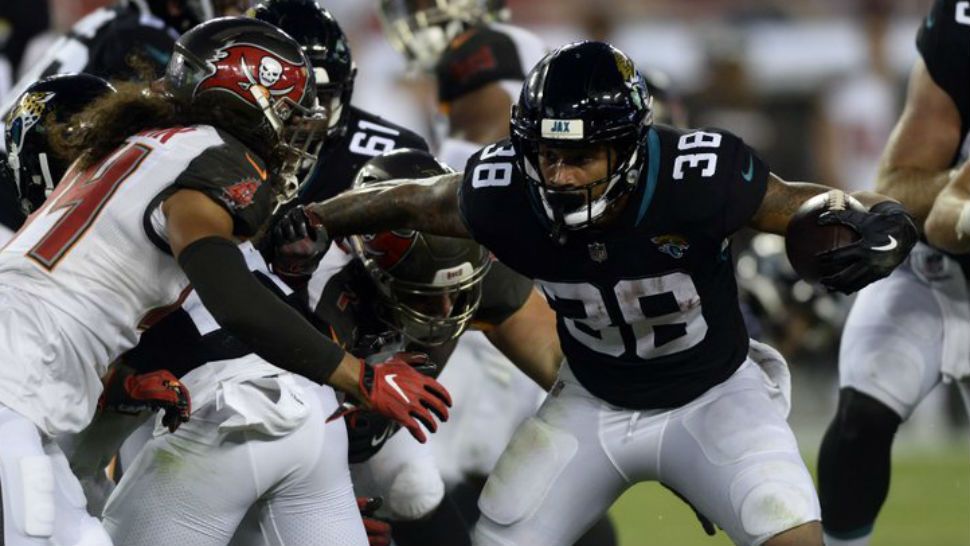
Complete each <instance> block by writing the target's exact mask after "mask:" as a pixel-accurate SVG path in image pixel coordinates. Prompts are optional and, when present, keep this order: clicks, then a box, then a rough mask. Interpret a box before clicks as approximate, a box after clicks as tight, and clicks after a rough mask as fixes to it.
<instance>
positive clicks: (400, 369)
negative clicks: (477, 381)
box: [360, 353, 451, 444]
mask: <svg viewBox="0 0 970 546" xmlns="http://www.w3.org/2000/svg"><path fill="white" fill-rule="evenodd" d="M434 370H435V366H434V364H432V363H431V362H429V361H428V355H426V354H421V353H396V354H394V355H393V356H391V357H390V358H388V359H387V360H385V361H384V362H382V363H380V364H375V365H373V366H370V365H368V364H364V363H363V362H361V367H360V391H361V392H362V393H363V395H364V398H365V401H366V402H367V403H368V404H369V405H370V409H371V411H374V412H377V413H379V414H381V415H383V416H384V417H387V418H388V419H390V420H392V421H394V422H396V423H398V424H400V425H401V426H402V427H404V428H406V429H408V431H410V432H411V435H412V436H414V437H415V438H417V440H418V441H419V442H421V443H422V444H423V443H424V442H425V441H427V437H426V436H425V434H424V431H423V430H421V426H420V425H418V422H421V423H422V424H424V426H425V428H427V429H428V430H430V431H431V432H434V431H436V430H438V424H437V423H436V422H435V419H434V417H432V415H431V414H432V413H434V415H435V416H436V417H437V418H438V420H439V421H442V422H444V421H447V420H448V408H449V407H451V395H449V394H448V391H447V390H446V389H445V388H444V387H443V386H441V384H440V383H438V382H437V381H435V380H434V379H433V378H432V377H430V376H429V375H428V374H430V373H432V372H433V371H434Z"/></svg>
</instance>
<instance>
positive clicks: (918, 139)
mask: <svg viewBox="0 0 970 546" xmlns="http://www.w3.org/2000/svg"><path fill="white" fill-rule="evenodd" d="M962 137H963V135H962V134H961V132H960V112H959V111H958V110H957V107H956V105H955V104H954V103H953V99H952V98H950V95H948V94H947V93H946V91H944V90H943V89H941V88H940V87H939V86H938V85H937V84H936V83H935V82H934V81H933V79H932V78H931V77H930V74H929V71H928V70H927V69H926V64H924V62H923V60H922V59H917V61H916V64H915V65H914V66H913V70H912V72H911V73H910V77H909V86H908V89H907V91H906V105H905V107H904V108H903V113H902V115H901V116H900V118H899V121H897V122H896V126H895V128H894V129H893V132H892V134H891V135H890V137H889V142H888V144H887V145H886V149H885V150H884V151H883V155H882V159H881V160H880V165H879V173H878V175H877V178H876V191H878V192H879V193H881V194H883V195H886V196H888V197H891V198H893V199H895V200H897V201H899V202H900V203H902V204H903V205H904V206H905V207H906V209H907V210H908V211H909V212H910V213H911V214H912V215H913V216H914V217H915V218H916V220H917V223H918V224H922V222H923V220H925V219H926V217H927V215H928V214H929V212H930V208H931V207H932V206H933V200H934V199H935V197H936V195H937V194H938V193H939V192H940V190H941V189H942V188H943V186H945V185H946V183H947V182H948V181H949V179H950V176H951V169H950V168H949V167H950V164H951V162H952V161H953V158H954V156H955V155H956V153H957V148H958V147H959V146H960V142H961V139H962Z"/></svg>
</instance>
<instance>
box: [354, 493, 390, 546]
mask: <svg viewBox="0 0 970 546" xmlns="http://www.w3.org/2000/svg"><path fill="white" fill-rule="evenodd" d="M383 503H384V500H383V499H382V498H381V497H375V498H370V497H357V508H358V509H360V516H361V517H362V518H363V519H364V530H366V531H367V543H368V544H369V545H370V546H390V544H391V525H390V524H389V523H387V522H386V521H381V520H379V519H377V518H375V517H374V513H375V512H377V509H378V508H380V507H381V505H382V504H383Z"/></svg>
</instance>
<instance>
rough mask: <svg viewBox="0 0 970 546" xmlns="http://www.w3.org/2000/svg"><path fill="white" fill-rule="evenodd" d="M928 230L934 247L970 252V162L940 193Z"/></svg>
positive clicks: (927, 235) (930, 215)
mask: <svg viewBox="0 0 970 546" xmlns="http://www.w3.org/2000/svg"><path fill="white" fill-rule="evenodd" d="M924 230H925V232H926V239H927V241H929V242H930V244H932V245H933V246H936V247H938V248H941V249H943V250H946V251H948V252H954V253H960V254H962V253H966V252H970V162H968V163H965V164H964V165H963V167H961V168H960V170H959V171H957V172H956V173H955V176H954V178H953V181H952V182H950V184H948V185H947V186H946V187H944V188H943V190H942V191H941V192H940V195H939V196H938V197H937V198H936V201H935V202H934V204H933V207H932V208H931V209H930V212H929V214H928V215H927V218H926V223H925V225H924Z"/></svg>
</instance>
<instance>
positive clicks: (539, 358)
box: [485, 288, 563, 391]
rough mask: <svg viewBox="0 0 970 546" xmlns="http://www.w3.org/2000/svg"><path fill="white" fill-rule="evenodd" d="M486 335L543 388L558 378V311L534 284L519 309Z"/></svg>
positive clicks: (559, 351) (559, 360) (560, 359)
mask: <svg viewBox="0 0 970 546" xmlns="http://www.w3.org/2000/svg"><path fill="white" fill-rule="evenodd" d="M485 336H486V337H488V340H489V341H491V342H492V345H494V346H495V347H496V348H497V349H498V350H499V351H502V354H504V355H505V356H506V357H508V359H509V360H511V361H512V363H513V364H515V365H516V367H518V368H519V369H520V370H522V371H523V372H524V373H525V374H526V375H528V376H529V378H531V379H532V380H533V381H535V382H536V383H538V384H539V386H540V387H542V388H543V390H546V391H548V390H549V389H551V388H552V386H553V384H554V383H555V382H556V376H557V375H558V374H559V366H560V365H561V364H562V361H563V354H562V348H561V347H560V345H559V335H558V334H557V333H556V314H555V312H553V310H552V309H551V308H550V307H549V304H548V303H547V302H546V300H545V298H543V297H542V296H541V295H540V294H539V291H538V290H536V289H535V288H533V289H532V293H530V294H529V297H528V299H526V301H525V303H524V304H523V305H522V307H520V308H519V310H518V311H516V312H515V313H513V314H512V316H510V317H509V318H507V319H505V320H504V321H502V323H501V324H499V325H497V326H496V327H494V328H492V329H490V330H488V331H486V332H485Z"/></svg>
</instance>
